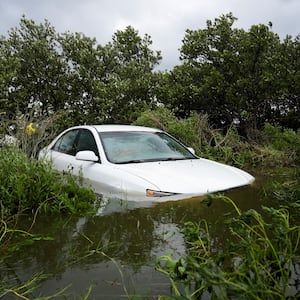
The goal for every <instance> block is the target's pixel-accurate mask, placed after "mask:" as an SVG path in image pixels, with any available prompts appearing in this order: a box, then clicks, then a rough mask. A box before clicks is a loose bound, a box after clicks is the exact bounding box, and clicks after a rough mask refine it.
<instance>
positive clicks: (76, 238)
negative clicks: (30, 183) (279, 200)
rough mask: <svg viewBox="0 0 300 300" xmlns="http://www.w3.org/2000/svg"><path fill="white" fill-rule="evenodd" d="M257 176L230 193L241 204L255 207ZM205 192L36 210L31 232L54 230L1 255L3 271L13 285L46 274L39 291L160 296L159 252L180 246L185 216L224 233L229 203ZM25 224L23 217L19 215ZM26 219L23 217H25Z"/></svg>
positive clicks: (180, 250) (218, 237)
mask: <svg viewBox="0 0 300 300" xmlns="http://www.w3.org/2000/svg"><path fill="white" fill-rule="evenodd" d="M259 190H261V188H260V187H259V181H257V183H256V184H255V185H253V186H251V187H244V188H241V189H237V190H234V191H230V192H228V193H227V195H228V196H230V197H231V198H233V199H234V200H235V201H236V203H237V205H238V206H239V207H240V208H241V209H242V210H246V209H249V208H255V209H258V210H260V207H261V205H262V204H263V203H262V201H264V200H262V198H261V197H259ZM201 200H202V198H193V199H186V200H181V201H174V202H166V203H157V204H153V203H143V205H142V206H141V205H140V204H137V203H130V202H127V203H126V202H120V201H118V200H115V201H112V202H110V203H108V204H107V206H106V207H105V208H104V209H102V210H101V211H100V212H99V213H98V215H96V216H94V217H82V218H74V217H73V218H64V217H57V216H56V217H55V216H44V217H43V216H40V217H39V218H38V220H37V222H36V224H35V226H34V232H36V233H43V234H44V235H48V236H52V237H54V240H53V241H37V242H35V243H34V244H33V245H32V246H27V247H26V248H23V251H19V252H18V253H17V254H16V255H14V256H11V257H8V258H7V259H6V260H5V266H1V267H0V276H1V278H5V280H6V281H8V283H9V284H11V285H12V286H16V285H18V284H19V283H21V282H24V281H26V280H27V279H28V278H30V277H31V276H32V275H33V274H37V273H39V272H42V273H44V274H49V277H48V280H46V281H45V282H44V283H43V284H42V286H41V288H40V289H39V290H38V291H37V295H38V294H39V295H40V294H41V295H44V296H45V295H51V294H53V293H55V292H57V291H59V290H61V289H63V288H64V287H66V286H69V285H70V284H71V286H70V287H69V288H68V289H67V291H66V292H65V293H64V296H62V298H63V297H67V298H68V297H72V298H73V299H74V298H75V299H77V298H78V299H79V298H80V295H82V294H84V293H85V292H87V291H88V289H89V287H90V286H92V293H91V299H93V298H97V299H123V298H124V296H126V295H127V294H139V295H148V296H149V297H150V296H157V295H160V294H169V293H170V284H169V280H168V279H167V278H166V277H165V276H163V275H162V274H160V273H158V272H156V271H155V268H154V264H155V260H156V258H157V257H158V256H160V255H164V254H172V255H173V257H179V256H181V255H183V254H184V253H185V244H184V239H183V235H182V233H181V229H182V228H183V225H184V223H185V222H186V221H200V220H201V219H206V220H207V221H208V222H209V223H210V224H211V225H210V231H211V234H212V236H214V237H215V240H214V246H215V247H216V249H218V248H221V247H222V246H223V244H224V243H225V241H226V228H225V227H224V224H223V220H224V215H226V214H229V213H233V212H234V210H233V208H232V207H231V206H230V205H228V204H226V203H224V202H222V201H219V202H218V201H216V202H214V203H213V204H212V206H211V207H207V206H205V205H203V204H201ZM24 224H25V223H24ZM24 226H25V225H24Z"/></svg>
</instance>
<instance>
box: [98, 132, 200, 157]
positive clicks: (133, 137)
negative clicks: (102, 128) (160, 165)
mask: <svg viewBox="0 0 300 300" xmlns="http://www.w3.org/2000/svg"><path fill="white" fill-rule="evenodd" d="M100 137H101V140H102V144H103V147H104V151H105V153H106V157H107V159H108V160H109V161H110V162H113V163H128V162H142V161H143V162H146V161H161V160H180V159H193V158H195V156H194V155H193V154H192V153H190V152H189V151H188V150H187V149H186V148H185V147H184V146H183V145H181V144H180V143H178V142H177V141H176V140H174V139H173V138H171V137H170V136H169V135H166V134H164V133H160V132H157V133H154V132H102V133H100Z"/></svg>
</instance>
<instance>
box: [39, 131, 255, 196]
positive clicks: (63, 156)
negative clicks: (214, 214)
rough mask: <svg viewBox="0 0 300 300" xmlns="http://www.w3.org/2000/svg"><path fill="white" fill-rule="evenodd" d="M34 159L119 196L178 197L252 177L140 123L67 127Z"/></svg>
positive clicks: (228, 186)
mask: <svg viewBox="0 0 300 300" xmlns="http://www.w3.org/2000/svg"><path fill="white" fill-rule="evenodd" d="M39 159H48V160H51V162H52V164H53V167H54V169H56V170H58V171H70V172H71V173H72V174H74V175H78V174H80V175H81V176H82V177H83V179H84V181H85V183H86V184H88V185H89V186H91V187H92V188H93V189H94V190H95V192H96V193H99V194H101V195H103V196H106V197H110V198H118V199H124V200H134V201H149V200H150V201H153V200H154V201H158V202H161V201H168V200H177V199H183V198H189V197H192V196H200V195H204V194H208V193H213V192H218V191H224V190H228V189H232V188H236V187H240V186H244V185H248V184H251V183H252V182H253V181H254V177H253V176H251V175H250V174H248V173H247V172H245V171H242V170H240V169H238V168H235V167H231V166H228V165H225V164H221V163H218V162H215V161H211V160H208V159H204V158H199V157H197V156H196V155H195V154H194V151H193V149H191V148H187V147H185V146H184V145H182V144H181V143H180V142H178V141H177V140H176V139H175V138H173V137H172V136H170V135H169V134H168V133H166V132H164V131H162V130H159V129H154V128H149V127H141V126H130V125H95V126H76V127H72V128H69V129H67V130H65V131H64V132H62V133H61V134H60V135H59V136H58V137H56V138H55V139H54V141H53V142H52V143H51V144H50V145H49V146H47V147H45V148H44V149H43V150H41V152H40V154H39Z"/></svg>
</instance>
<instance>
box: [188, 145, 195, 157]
mask: <svg viewBox="0 0 300 300" xmlns="http://www.w3.org/2000/svg"><path fill="white" fill-rule="evenodd" d="M188 150H189V151H190V152H191V153H192V154H194V155H196V152H195V150H194V148H192V147H188Z"/></svg>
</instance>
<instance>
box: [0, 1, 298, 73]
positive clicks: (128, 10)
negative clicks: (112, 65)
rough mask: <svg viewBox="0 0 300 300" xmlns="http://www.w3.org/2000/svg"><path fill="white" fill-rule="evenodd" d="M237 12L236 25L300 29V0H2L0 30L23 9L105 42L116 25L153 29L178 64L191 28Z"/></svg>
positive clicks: (169, 59)
mask: <svg viewBox="0 0 300 300" xmlns="http://www.w3.org/2000/svg"><path fill="white" fill-rule="evenodd" d="M229 12H232V13H233V15H234V16H235V17H237V18H238V21H237V22H236V23H235V27H238V28H243V29H245V30H248V29H249V28H250V27H251V25H256V24H260V23H263V24H268V22H269V21H271V22H272V23H273V31H274V32H275V33H278V34H279V35H280V36H281V37H285V36H286V35H287V34H289V35H292V36H293V37H296V35H298V34H299V33H300V17H299V16H300V0H0V34H2V35H6V34H7V32H8V31H9V30H10V29H11V28H12V27H16V26H18V24H19V21H20V18H21V16H22V15H23V14H24V15H25V16H26V18H27V19H32V20H34V21H35V22H37V23H40V22H44V20H45V19H47V20H48V21H49V22H50V23H51V25H52V26H54V27H55V29H56V31H57V32H65V31H70V32H82V33H84V34H85V35H86V36H89V37H95V38H96V39H97V42H98V43H99V44H103V45H104V44H106V43H107V42H108V41H110V40H111V37H112V35H113V34H114V33H115V32H116V31H117V30H119V29H120V30H123V29H124V28H125V27H126V26H128V25H131V26H132V27H134V28H135V29H136V30H138V32H139V35H140V36H143V35H144V34H146V33H147V34H149V35H150V36H151V38H152V41H153V46H152V48H153V50H160V51H161V52H162V56H163V60H162V63H161V65H160V69H163V70H164V69H169V68H172V67H173V66H174V65H176V64H178V63H179V60H178V59H179V51H178V49H179V48H180V47H181V41H182V39H183V37H184V34H185V30H186V29H204V28H205V27H206V20H208V19H209V20H213V19H214V18H217V17H219V16H221V15H222V14H227V13H229Z"/></svg>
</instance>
